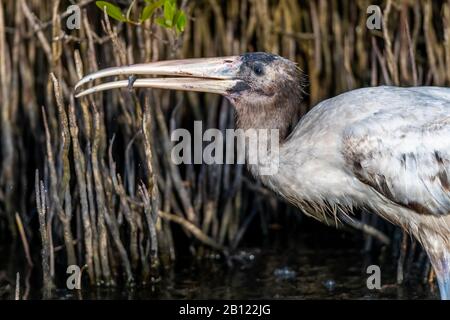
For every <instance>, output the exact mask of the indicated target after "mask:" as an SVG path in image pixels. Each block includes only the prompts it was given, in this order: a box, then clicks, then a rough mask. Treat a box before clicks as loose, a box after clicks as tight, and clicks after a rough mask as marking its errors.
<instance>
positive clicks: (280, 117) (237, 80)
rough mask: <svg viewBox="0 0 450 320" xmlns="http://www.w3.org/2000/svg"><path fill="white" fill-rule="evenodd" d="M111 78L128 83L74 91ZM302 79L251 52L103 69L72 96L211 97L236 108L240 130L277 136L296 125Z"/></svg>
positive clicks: (292, 68)
mask: <svg viewBox="0 0 450 320" xmlns="http://www.w3.org/2000/svg"><path fill="white" fill-rule="evenodd" d="M114 76H128V77H130V78H129V79H128V80H116V81H113V82H107V83H102V84H98V85H96V86H93V87H91V88H88V89H85V90H80V88H81V87H82V86H84V85H86V84H87V83H89V82H91V81H94V80H96V79H100V78H105V77H114ZM135 76H144V78H135ZM145 76H147V77H145ZM151 76H158V77H151ZM302 79H303V76H302V73H301V71H300V69H299V68H298V67H297V66H296V64H295V63H293V62H291V61H290V60H287V59H285V58H282V57H280V56H277V55H273V54H268V53H263V52H257V53H246V54H243V55H240V56H230V57H220V58H201V59H185V60H172V61H161V62H153V63H145V64H136V65H130V66H123V67H113V68H107V69H104V70H100V71H98V72H95V73H92V74H90V75H87V76H86V77H84V78H83V79H81V80H80V81H79V82H78V83H77V84H76V86H75V90H76V91H77V92H78V93H77V94H76V97H82V96H85V95H88V94H92V93H95V92H99V91H103V90H108V89H114V88H126V87H128V88H130V87H133V88H160V89H172V90H183V91H198V92H210V93H217V94H221V95H223V96H225V97H226V98H228V99H229V100H230V101H231V102H232V104H233V105H234V106H235V107H236V110H237V115H238V124H239V125H240V126H241V127H244V128H256V129H259V128H279V129H281V130H282V133H281V135H282V136H283V135H285V134H286V132H285V131H287V128H288V127H289V126H290V125H292V123H296V122H297V121H298V117H299V108H300V102H301V97H302V93H303V81H302Z"/></svg>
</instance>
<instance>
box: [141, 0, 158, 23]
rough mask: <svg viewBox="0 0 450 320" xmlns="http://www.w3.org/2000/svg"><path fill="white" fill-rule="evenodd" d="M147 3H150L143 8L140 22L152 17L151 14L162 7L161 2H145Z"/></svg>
mask: <svg viewBox="0 0 450 320" xmlns="http://www.w3.org/2000/svg"><path fill="white" fill-rule="evenodd" d="M146 2H147V3H150V4H149V5H148V6H145V7H144V9H143V10H142V12H141V18H140V21H141V22H144V21H145V20H147V19H149V18H150V17H151V16H152V15H153V12H155V10H156V9H157V8H159V7H161V6H162V4H163V1H162V0H161V1H156V2H151V1H146Z"/></svg>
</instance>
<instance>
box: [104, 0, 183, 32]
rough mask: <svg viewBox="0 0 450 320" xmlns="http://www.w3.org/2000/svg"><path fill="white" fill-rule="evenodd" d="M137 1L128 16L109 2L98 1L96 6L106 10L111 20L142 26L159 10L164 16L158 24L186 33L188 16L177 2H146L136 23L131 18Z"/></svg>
mask: <svg viewBox="0 0 450 320" xmlns="http://www.w3.org/2000/svg"><path fill="white" fill-rule="evenodd" d="M135 2H136V1H135V0H134V1H133V2H132V3H131V5H130V7H129V8H128V10H127V12H126V14H124V13H123V12H122V10H121V9H120V7H118V6H117V5H115V4H113V3H111V2H108V1H96V2H95V4H96V5H97V7H99V8H100V9H101V10H106V13H107V14H108V16H110V17H111V18H113V19H115V20H117V21H120V22H127V23H131V24H135V25H140V24H142V23H143V22H144V21H146V20H148V19H151V18H152V17H153V15H154V14H155V13H156V12H157V11H158V10H159V11H162V15H160V16H158V17H156V20H155V21H156V23H157V24H159V25H160V26H163V27H165V28H168V29H173V30H175V31H176V32H178V33H181V32H183V31H184V28H185V26H186V14H185V12H184V11H183V10H182V9H180V8H178V7H177V2H176V0H156V1H155V0H145V1H144V2H145V6H144V7H143V8H142V10H140V16H139V20H138V21H134V20H132V19H131V18H130V14H131V9H132V8H133V6H134V4H135Z"/></svg>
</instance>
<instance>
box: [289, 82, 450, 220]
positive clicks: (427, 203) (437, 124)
mask: <svg viewBox="0 0 450 320" xmlns="http://www.w3.org/2000/svg"><path fill="white" fill-rule="evenodd" d="M283 147H284V148H285V151H284V152H283V154H284V159H283V160H282V161H284V163H285V164H287V166H289V164H291V167H292V166H293V165H294V164H296V165H297V168H295V170H296V175H297V176H296V177H295V179H296V180H301V182H300V183H301V184H302V187H304V188H307V189H308V190H310V193H308V191H306V192H305V194H304V196H305V197H306V198H309V199H313V200H315V201H319V198H321V199H327V202H330V199H331V202H333V201H334V202H335V203H339V202H344V203H345V204H348V203H350V204H351V203H356V204H362V205H366V204H367V203H361V202H370V200H371V198H370V196H368V194H372V195H373V194H377V195H380V196H381V198H383V199H385V200H386V201H387V202H391V203H393V204H394V205H398V206H399V207H402V208H405V209H407V210H412V211H414V212H417V213H418V214H431V215H447V214H449V213H450V183H449V181H450V89H449V88H438V87H414V88H398V87H375V88H364V89H358V90H353V91H350V92H347V93H344V94H341V95H339V96H336V97H334V98H332V99H328V100H325V101H323V102H321V103H320V104H318V105H317V106H316V107H314V108H313V109H312V110H311V111H310V112H309V113H308V114H307V115H306V116H305V117H304V118H303V119H302V120H301V121H300V123H299V124H298V126H297V127H296V128H295V130H294V132H293V133H292V136H291V138H290V139H289V140H288V142H287V143H286V144H285V146H283ZM292 150H297V152H295V151H294V152H293V151H292ZM293 170H294V169H293ZM447 173H449V174H448V175H447ZM283 178H284V179H289V177H283ZM292 179H294V178H292ZM304 188H300V189H304ZM372 199H373V198H372ZM373 201H375V199H373ZM369 205H370V203H369Z"/></svg>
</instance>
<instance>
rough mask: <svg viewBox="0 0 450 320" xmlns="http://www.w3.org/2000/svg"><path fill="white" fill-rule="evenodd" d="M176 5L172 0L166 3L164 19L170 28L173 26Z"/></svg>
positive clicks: (167, 0)
mask: <svg viewBox="0 0 450 320" xmlns="http://www.w3.org/2000/svg"><path fill="white" fill-rule="evenodd" d="M175 10H176V6H175V4H173V3H171V1H170V0H166V2H165V3H164V20H166V25H167V26H168V27H169V28H170V27H172V26H173V16H174V15H175Z"/></svg>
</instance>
